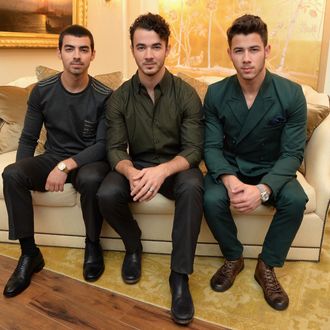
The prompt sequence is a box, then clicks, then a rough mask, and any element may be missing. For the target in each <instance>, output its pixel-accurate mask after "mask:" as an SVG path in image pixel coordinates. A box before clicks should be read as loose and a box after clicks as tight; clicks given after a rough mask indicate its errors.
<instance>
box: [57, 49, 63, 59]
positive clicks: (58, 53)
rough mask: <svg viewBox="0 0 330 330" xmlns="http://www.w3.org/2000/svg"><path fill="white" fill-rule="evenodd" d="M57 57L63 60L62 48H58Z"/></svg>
mask: <svg viewBox="0 0 330 330" xmlns="http://www.w3.org/2000/svg"><path fill="white" fill-rule="evenodd" d="M57 57H58V58H59V59H60V60H61V59H62V54H61V50H60V49H59V48H57Z"/></svg>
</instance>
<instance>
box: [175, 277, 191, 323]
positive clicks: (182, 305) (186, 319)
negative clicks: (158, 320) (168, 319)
mask: <svg viewBox="0 0 330 330" xmlns="http://www.w3.org/2000/svg"><path fill="white" fill-rule="evenodd" d="M188 280H189V279H188V275H187V274H179V273H176V272H174V271H172V272H171V275H170V280H169V282H170V288H171V293H172V306H171V316H172V319H173V320H174V322H176V323H178V324H188V323H190V322H191V321H192V319H193V317H194V313H195V310H194V303H193V300H192V297H191V294H190V291H189V284H188Z"/></svg>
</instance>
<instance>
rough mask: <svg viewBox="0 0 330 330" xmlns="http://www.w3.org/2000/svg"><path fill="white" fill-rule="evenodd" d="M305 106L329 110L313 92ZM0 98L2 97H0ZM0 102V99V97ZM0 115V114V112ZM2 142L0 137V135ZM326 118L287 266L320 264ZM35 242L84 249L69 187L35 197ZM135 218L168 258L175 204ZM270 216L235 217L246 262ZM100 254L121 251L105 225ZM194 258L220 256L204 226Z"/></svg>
mask: <svg viewBox="0 0 330 330" xmlns="http://www.w3.org/2000/svg"><path fill="white" fill-rule="evenodd" d="M304 92H305V95H306V98H307V101H308V102H309V103H311V104H316V105H322V107H323V108H329V100H328V97H327V96H326V95H324V94H319V93H316V92H315V91H313V90H312V89H311V88H308V87H305V89H304ZM0 93H1V92H0ZM0 97H1V95H0ZM0 113H1V112H0ZM0 138H1V135H0ZM15 153H16V151H15V150H12V151H8V152H4V153H2V154H0V173H2V171H3V169H4V167H5V166H6V165H8V164H10V163H12V162H14V160H15ZM329 164H330V116H327V117H326V118H325V119H324V120H323V121H322V122H321V123H320V124H319V126H318V127H317V128H316V129H315V130H314V132H313V134H312V136H311V138H310V140H309V142H308V144H307V148H306V152H305V174H304V175H303V174H301V173H300V172H298V173H297V175H298V180H299V181H300V183H301V184H302V186H303V188H304V189H305V191H306V193H307V195H308V197H309V202H308V204H307V207H306V211H305V215H304V218H303V221H302V225H301V227H300V229H299V231H298V234H297V236H296V238H295V240H294V242H293V244H292V247H291V249H290V252H289V255H288V259H289V260H310V261H319V260H320V252H321V248H322V241H323V234H324V227H325V221H326V218H327V211H328V207H329V200H330V165H329ZM32 196H33V203H34V212H35V233H36V241H37V243H38V244H40V245H50V246H67V247H84V236H85V232H84V225H83V220H82V216H81V209H80V203H79V196H78V194H77V193H76V191H75V190H74V189H73V187H72V185H71V184H66V185H65V191H64V192H62V193H61V192H59V193H51V192H47V193H39V192H33V193H32ZM131 207H132V210H133V213H134V217H135V218H136V219H137V221H138V223H139V225H140V227H141V229H142V244H143V248H144V251H145V252H152V253H170V252H171V228H172V221H173V211H174V203H173V202H172V201H170V200H168V199H166V198H165V197H163V196H161V195H159V194H158V195H157V196H156V197H155V198H154V199H153V200H152V201H150V202H144V203H139V204H137V203H136V204H132V206H131ZM273 214H274V210H273V209H272V208H270V207H265V206H260V207H259V208H258V209H257V210H256V211H255V212H253V213H252V214H250V215H239V214H235V215H234V218H235V221H236V224H237V227H238V232H239V239H240V240H241V241H242V243H243V244H244V256H245V257H251V258H256V257H257V256H258V254H259V253H260V251H261V246H262V243H263V239H264V237H265V234H266V231H267V228H268V226H269V224H270V221H271V218H272V215H273ZM101 239H102V246H103V248H104V249H110V250H123V249H124V246H123V244H122V242H121V240H120V239H119V237H118V236H117V234H116V233H115V232H114V231H113V230H112V228H110V227H109V226H108V225H107V224H106V223H104V225H103V229H102V234H101ZM0 241H1V242H9V241H8V221H7V212H6V207H5V202H4V199H3V193H2V180H0ZM197 255H203V256H219V255H220V250H219V247H218V244H217V243H216V241H215V240H214V238H213V236H212V234H211V233H210V231H209V229H208V227H207V224H206V222H205V220H203V222H202V226H201V232H200V235H199V239H198V246H197Z"/></svg>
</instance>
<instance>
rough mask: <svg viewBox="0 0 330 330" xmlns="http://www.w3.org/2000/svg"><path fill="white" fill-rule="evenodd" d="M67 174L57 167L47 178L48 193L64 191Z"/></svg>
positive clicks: (46, 187)
mask: <svg viewBox="0 0 330 330" xmlns="http://www.w3.org/2000/svg"><path fill="white" fill-rule="evenodd" d="M67 176H68V175H67V174H66V173H64V172H62V171H60V170H59V169H58V168H57V167H55V168H54V169H53V170H52V171H51V172H50V173H49V174H48V177H47V181H46V184H45V189H46V190H47V191H52V192H53V191H63V190H64V184H65V181H66V178H67Z"/></svg>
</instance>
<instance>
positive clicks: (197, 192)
mask: <svg viewBox="0 0 330 330" xmlns="http://www.w3.org/2000/svg"><path fill="white" fill-rule="evenodd" d="M203 191H204V189H203V176H202V173H201V172H200V170H199V169H197V168H192V169H189V170H186V171H182V172H180V173H177V174H175V175H172V176H170V177H168V178H167V179H166V180H165V181H164V183H163V184H162V186H161V188H160V190H159V193H161V194H162V195H163V196H165V197H167V198H169V199H171V200H175V213H174V222H173V228H172V246H173V249H172V256H171V269H172V270H174V271H176V272H178V273H183V274H191V273H192V272H193V264H194V257H195V250H196V245H197V238H198V234H199V231H200V225H201V220H202V216H203ZM97 197H98V200H99V206H100V210H101V213H102V215H103V217H104V218H105V219H106V220H107V222H108V223H109V224H110V225H111V226H112V227H113V228H114V230H115V231H116V232H117V233H118V234H119V235H120V237H121V238H122V240H123V242H124V245H125V248H126V251H127V252H128V253H132V252H134V251H136V249H137V248H138V247H139V245H140V237H141V230H140V228H139V226H138V224H137V222H136V221H135V220H134V218H133V216H132V213H131V211H130V209H129V205H128V204H129V202H132V197H131V195H130V186H129V182H128V180H127V179H126V178H125V177H124V176H123V175H121V174H119V173H117V172H114V171H113V172H109V174H108V175H107V176H106V178H105V179H104V181H103V183H102V185H101V187H100V189H99V191H98V193H97Z"/></svg>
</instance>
